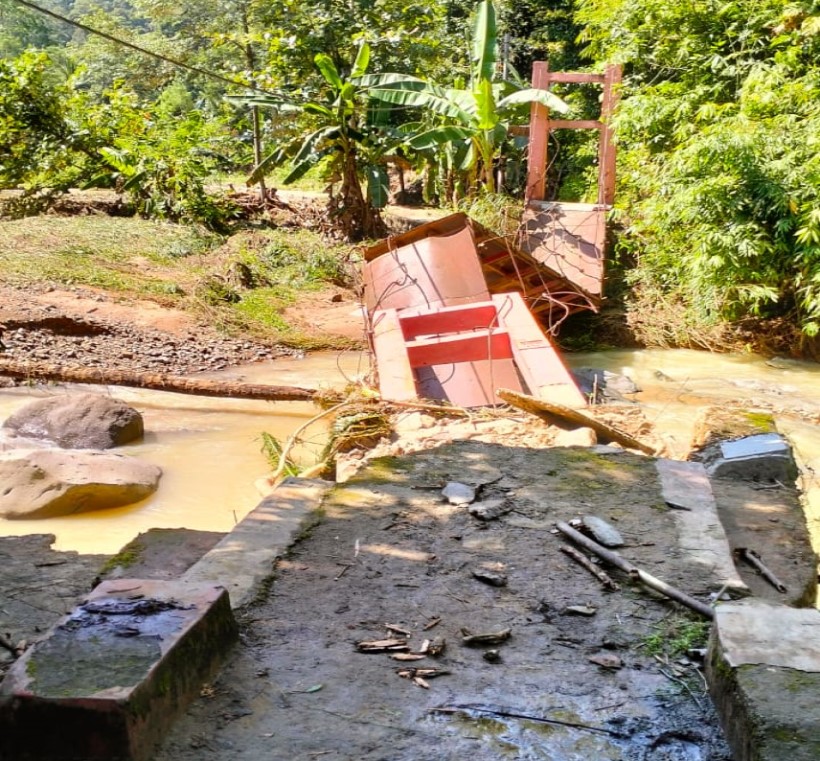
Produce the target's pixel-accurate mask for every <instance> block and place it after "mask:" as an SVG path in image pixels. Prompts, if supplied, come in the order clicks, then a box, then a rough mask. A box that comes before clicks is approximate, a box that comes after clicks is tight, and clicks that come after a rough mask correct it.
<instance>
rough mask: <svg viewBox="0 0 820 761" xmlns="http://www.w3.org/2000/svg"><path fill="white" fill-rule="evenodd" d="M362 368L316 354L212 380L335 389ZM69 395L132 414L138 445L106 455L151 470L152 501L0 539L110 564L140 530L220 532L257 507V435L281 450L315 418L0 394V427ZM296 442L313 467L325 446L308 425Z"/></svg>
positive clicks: (222, 406)
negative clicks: (47, 539)
mask: <svg viewBox="0 0 820 761" xmlns="http://www.w3.org/2000/svg"><path fill="white" fill-rule="evenodd" d="M362 361H363V360H362V358H361V356H360V355H358V354H354V353H350V354H344V355H336V354H329V353H322V354H314V355H310V356H309V357H307V358H305V359H301V360H299V359H280V360H276V361H275V362H267V363H263V364H259V365H253V366H250V367H242V368H235V369H232V370H230V371H226V372H223V373H219V374H212V377H216V376H220V377H222V378H226V379H234V380H238V379H242V378H244V379H245V380H247V381H248V382H252V383H268V384H275V385H299V386H308V387H319V386H321V385H327V386H328V387H341V386H344V384H345V382H346V380H347V379H352V378H354V377H355V376H356V375H357V374H359V373H360V372H365V371H366V366H364V369H362V367H363V366H362V364H361V363H362ZM199 377H202V376H199ZM76 390H83V391H92V392H96V393H107V394H110V395H112V396H116V397H117V398H118V399H122V400H123V401H125V402H127V403H128V404H130V405H132V406H133V407H134V408H135V409H137V410H139V411H140V413H141V414H142V416H143V420H144V422H145V439H144V441H142V442H141V443H139V444H132V445H128V446H125V447H120V448H118V449H117V450H116V451H117V452H119V453H122V454H127V455H132V456H134V457H139V458H141V459H144V460H146V461H148V462H151V463H154V464H156V465H159V466H160V467H161V468H162V471H163V474H162V479H161V480H160V486H159V489H158V491H157V492H156V493H155V494H154V495H152V496H151V497H150V498H148V499H146V500H143V501H142V502H138V503H136V504H133V505H128V506H126V507H120V508H115V509H112V510H99V511H94V512H88V513H80V514H78V515H73V516H68V517H63V518H52V519H45V520H36V521H35V520H29V521H8V520H3V519H0V536H20V535H23V534H35V533H36V534H54V535H55V536H56V537H57V540H56V542H55V544H54V548H55V549H58V550H76V551H78V552H82V553H92V552H94V553H106V554H113V553H116V552H118V551H119V550H120V549H121V548H122V547H123V546H124V545H125V544H127V543H128V542H129V541H131V539H133V538H134V537H135V536H136V535H137V534H139V533H140V532H143V531H147V530H148V529H150V528H190V529H197V530H200V531H221V532H227V531H230V530H231V528H232V527H233V526H234V525H235V524H236V523H237V522H238V521H240V520H242V518H244V517H245V515H246V514H247V513H248V512H250V510H252V509H253V508H254V507H255V506H256V505H257V504H258V502H259V500H260V499H261V496H260V492H259V490H258V489H257V488H256V486H255V482H256V481H257V480H258V479H260V478H262V477H264V476H265V474H266V473H268V472H269V471H270V470H271V468H270V466H269V465H268V463H267V460H266V458H265V456H264V454H263V453H262V451H261V446H262V442H261V434H262V433H263V432H266V433H270V434H272V435H274V436H276V437H277V438H278V439H279V440H280V441H284V440H285V439H286V438H287V437H288V436H289V435H290V434H291V433H292V432H293V431H295V430H296V429H297V428H298V427H299V426H301V425H303V424H304V423H305V422H307V421H308V420H310V419H311V418H312V417H313V416H314V415H316V414H317V412H318V411H319V410H318V408H317V407H316V406H314V405H313V404H311V403H308V402H261V401H249V400H242V399H216V398H207V397H199V396H190V395H185V394H169V393H163V392H159V391H146V390H143V389H132V388H122V387H101V386H73V387H40V388H37V389H29V388H16V389H0V421H2V420H5V419H6V418H7V417H8V416H9V415H10V414H12V413H13V412H14V411H15V410H17V409H18V408H20V407H22V406H24V405H26V404H28V403H29V402H31V401H32V400H33V399H37V398H42V397H43V396H46V395H51V394H65V393H69V392H70V391H76ZM304 435H305V437H307V439H309V440H310V442H311V443H310V445H309V446H308V447H307V448H306V450H305V449H303V450H302V451H301V452H297V456H298V458H300V459H302V460H303V461H305V462H313V461H315V460H316V459H317V456H318V454H319V453H320V452H321V449H322V446H323V445H324V442H325V440H326V427H325V426H324V425H322V424H317V425H314V426H313V427H312V428H310V429H308V431H306V432H305V434H304Z"/></svg>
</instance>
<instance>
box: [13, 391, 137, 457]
mask: <svg viewBox="0 0 820 761" xmlns="http://www.w3.org/2000/svg"><path fill="white" fill-rule="evenodd" d="M3 427H4V428H10V429H12V430H14V431H16V432H17V434H18V435H20V436H27V437H29V438H32V439H43V440H45V441H51V442H54V443H55V444H57V446H60V447H63V448H64V449H110V448H111V447H117V446H121V445H122V444H127V443H128V442H130V441H137V440H139V439H141V438H142V435H143V432H144V427H143V423H142V415H140V413H139V412H137V411H136V410H135V409H134V408H133V407H129V406H128V405H127V404H126V403H125V402H122V401H120V400H119V399H112V398H111V397H110V396H104V395H102V394H70V395H66V396H50V397H48V398H47V399H38V400H37V401H35V402H32V403H31V404H27V405H26V406H25V407H23V408H21V409H19V410H17V412H15V413H14V414H13V415H12V416H11V417H9V418H8V419H7V420H6V422H5V423H3Z"/></svg>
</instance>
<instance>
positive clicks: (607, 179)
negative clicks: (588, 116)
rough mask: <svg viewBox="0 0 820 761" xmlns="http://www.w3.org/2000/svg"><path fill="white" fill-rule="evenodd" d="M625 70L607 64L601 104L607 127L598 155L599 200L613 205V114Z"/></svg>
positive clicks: (614, 162)
mask: <svg viewBox="0 0 820 761" xmlns="http://www.w3.org/2000/svg"><path fill="white" fill-rule="evenodd" d="M622 76H623V70H622V68H621V67H620V66H617V65H612V66H607V69H606V82H605V83H604V98H603V102H602V104H601V120H602V121H603V122H604V124H605V127H604V129H603V130H602V132H601V142H600V149H599V157H598V171H599V180H598V185H599V189H598V201H599V202H600V203H604V204H608V205H611V204H613V203H614V202H615V164H616V161H615V159H616V157H615V140H614V132H613V129H612V116H613V114H614V112H615V108H616V107H617V105H618V100H619V99H620V84H621V79H622Z"/></svg>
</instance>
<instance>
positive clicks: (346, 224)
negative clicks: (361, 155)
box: [331, 147, 387, 243]
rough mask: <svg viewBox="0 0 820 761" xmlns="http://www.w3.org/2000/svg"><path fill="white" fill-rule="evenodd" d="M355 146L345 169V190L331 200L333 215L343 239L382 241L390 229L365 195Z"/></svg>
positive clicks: (345, 164)
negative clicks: (377, 239)
mask: <svg viewBox="0 0 820 761" xmlns="http://www.w3.org/2000/svg"><path fill="white" fill-rule="evenodd" d="M356 159H357V157H356V149H355V147H351V148H349V149H348V151H347V153H346V154H345V158H344V165H343V166H342V187H341V188H340V190H339V196H338V197H337V198H336V199H335V201H334V200H331V214H333V215H334V216H335V217H336V222H337V224H338V225H339V229H340V230H341V231H342V233H343V234H344V236H345V237H346V238H347V240H349V241H350V242H351V243H358V242H359V241H361V240H364V239H365V238H383V237H384V236H385V235H386V234H387V228H386V227H385V224H384V221H383V220H382V218H381V215H380V214H379V212H378V210H377V209H374V208H373V207H372V206H371V204H370V201H369V200H368V199H366V198H365V196H364V194H363V193H362V186H361V183H360V182H359V172H358V163H357V160H356Z"/></svg>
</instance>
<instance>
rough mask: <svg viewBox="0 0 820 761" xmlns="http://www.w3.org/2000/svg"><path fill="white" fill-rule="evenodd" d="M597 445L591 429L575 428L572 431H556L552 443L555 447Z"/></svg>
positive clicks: (594, 434) (595, 436)
mask: <svg viewBox="0 0 820 761" xmlns="http://www.w3.org/2000/svg"><path fill="white" fill-rule="evenodd" d="M597 443H598V436H597V435H596V433H595V431H593V430H592V429H591V428H576V429H575V430H574V431H563V430H558V431H557V432H556V434H555V438H554V439H553V441H552V444H553V446H556V447H592V446H595V445H596V444H597Z"/></svg>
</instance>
